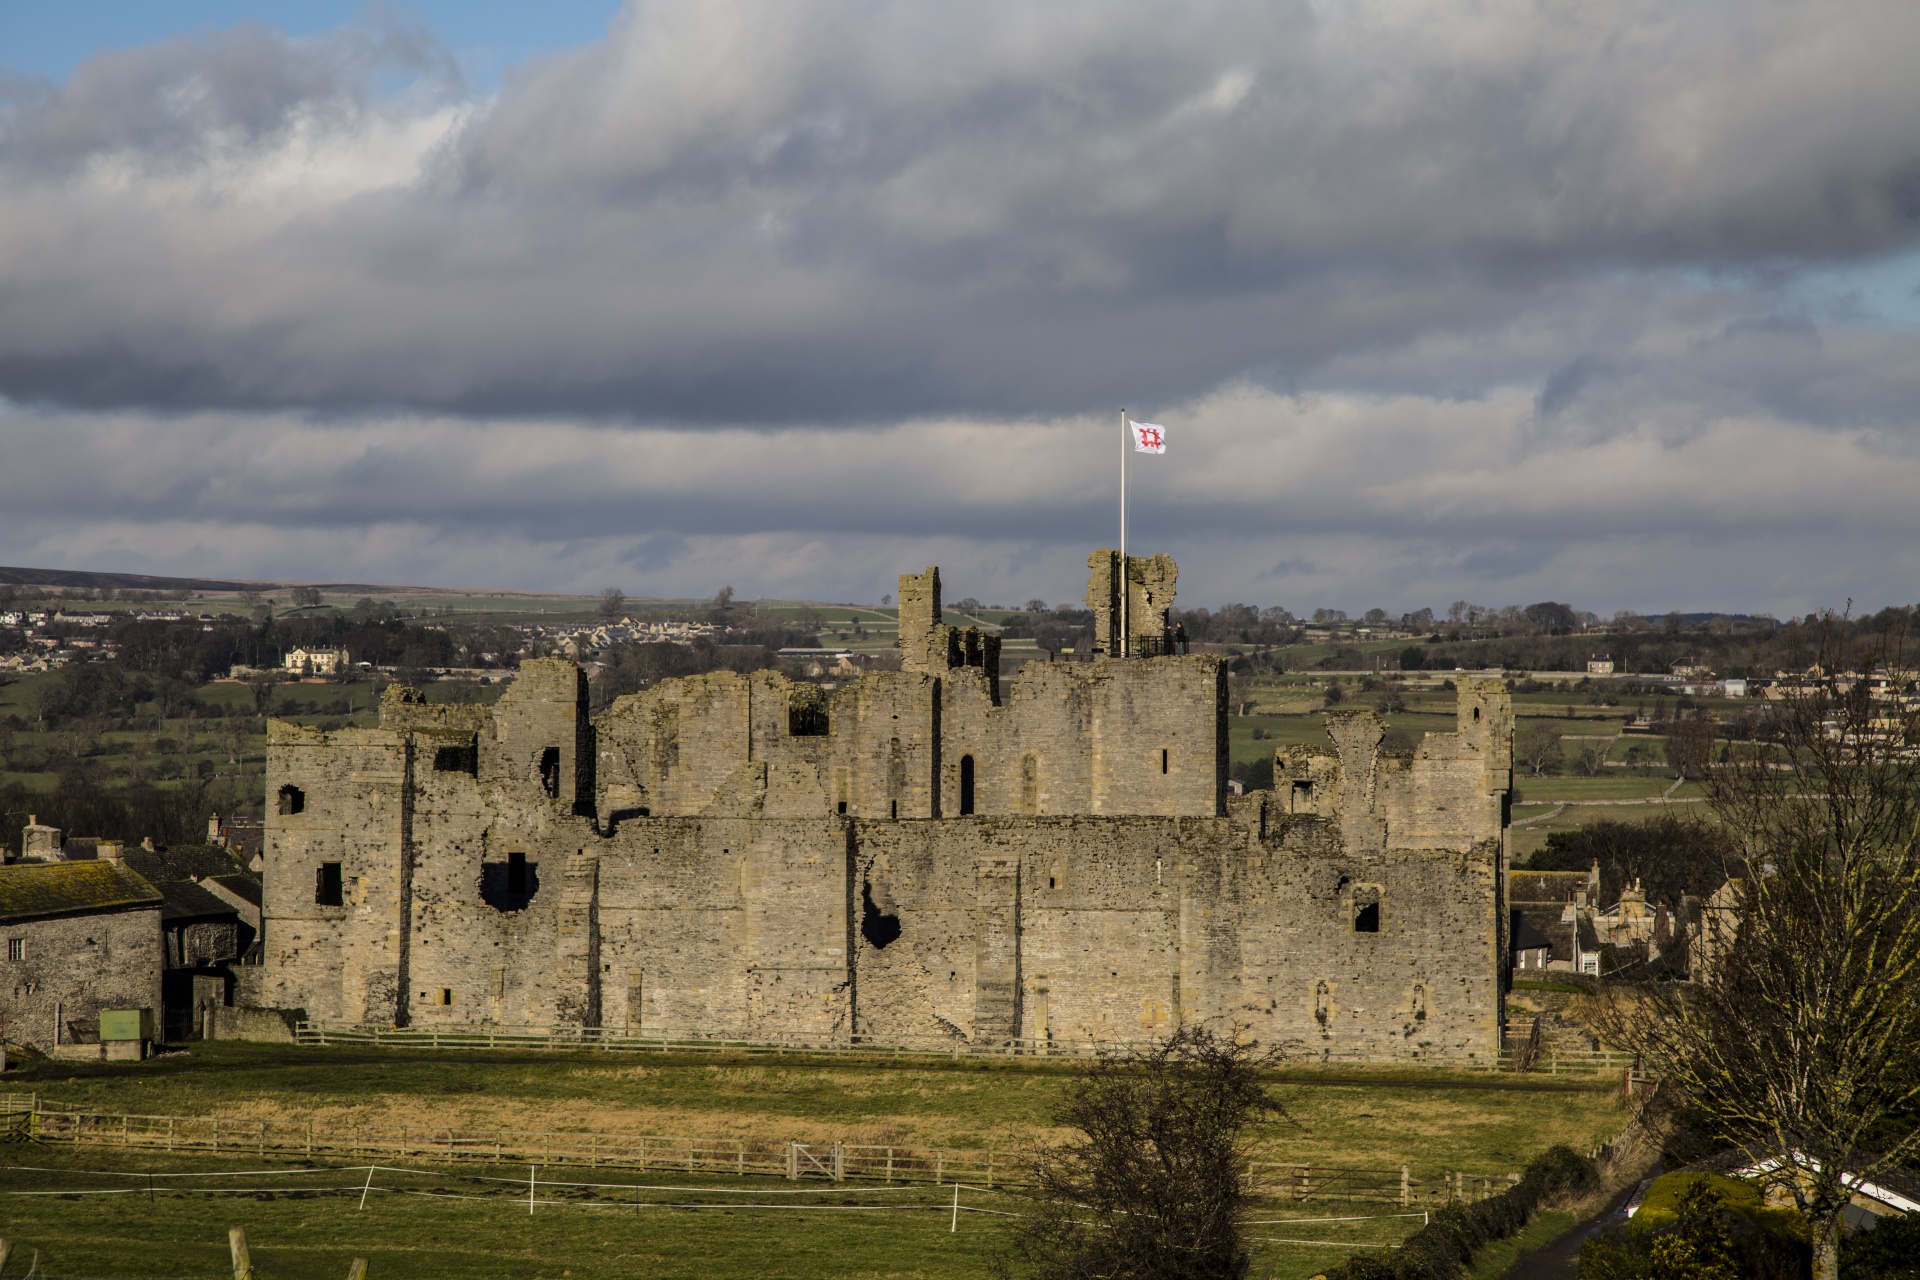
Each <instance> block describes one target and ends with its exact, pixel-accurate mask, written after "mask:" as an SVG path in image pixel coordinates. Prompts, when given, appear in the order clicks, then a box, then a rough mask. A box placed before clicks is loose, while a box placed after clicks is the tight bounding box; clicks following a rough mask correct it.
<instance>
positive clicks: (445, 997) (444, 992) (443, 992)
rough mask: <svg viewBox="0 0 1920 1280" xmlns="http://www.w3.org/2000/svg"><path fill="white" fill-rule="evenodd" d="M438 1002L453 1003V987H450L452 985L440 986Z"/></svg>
mask: <svg viewBox="0 0 1920 1280" xmlns="http://www.w3.org/2000/svg"><path fill="white" fill-rule="evenodd" d="M440 1003H441V1004H452V1003H453V988H452V987H442V988H440Z"/></svg>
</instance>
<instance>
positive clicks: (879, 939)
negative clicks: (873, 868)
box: [860, 880, 900, 950]
mask: <svg viewBox="0 0 1920 1280" xmlns="http://www.w3.org/2000/svg"><path fill="white" fill-rule="evenodd" d="M860 936H861V937H863V938H865V939H866V940H867V941H868V942H871V943H872V944H873V946H874V949H875V950H885V948H886V946H887V944H888V943H890V942H893V941H896V940H897V939H898V938H899V937H900V917H899V916H897V915H894V914H892V913H891V912H888V911H883V910H881V909H880V904H879V903H877V902H875V901H874V900H873V881H871V880H863V881H861V882H860Z"/></svg>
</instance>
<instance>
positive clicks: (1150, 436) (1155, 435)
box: [1127, 421, 1167, 453]
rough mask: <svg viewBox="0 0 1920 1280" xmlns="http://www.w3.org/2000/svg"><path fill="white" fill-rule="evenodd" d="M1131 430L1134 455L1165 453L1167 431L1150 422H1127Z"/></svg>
mask: <svg viewBox="0 0 1920 1280" xmlns="http://www.w3.org/2000/svg"><path fill="white" fill-rule="evenodd" d="M1127 425H1128V426H1130V427H1132V428H1133V451H1134V452H1135V453H1165V452H1166V451H1167V429H1166V428H1165V427H1162V426H1158V425H1156V424H1154V423H1151V422H1133V421H1129V422H1128V423H1127Z"/></svg>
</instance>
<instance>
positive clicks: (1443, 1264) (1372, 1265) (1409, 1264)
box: [1327, 1146, 1599, 1280]
mask: <svg viewBox="0 0 1920 1280" xmlns="http://www.w3.org/2000/svg"><path fill="white" fill-rule="evenodd" d="M1598 1181H1599V1173H1598V1172H1597V1171H1596V1170H1595V1169H1594V1167H1593V1162H1592V1161H1591V1160H1588V1159H1587V1158H1586V1157H1585V1156H1582V1155H1581V1154H1579V1153H1578V1152H1576V1151H1574V1150H1573V1149H1572V1148H1571V1147H1565V1146H1556V1147H1549V1148H1548V1149H1547V1150H1546V1151H1544V1152H1542V1153H1541V1154H1540V1155H1538V1156H1537V1157H1535V1158H1534V1160H1533V1162H1532V1163H1530V1164H1529V1165H1527V1167H1526V1171H1525V1172H1524V1173H1522V1174H1521V1175H1520V1181H1519V1182H1518V1183H1516V1184H1515V1185H1513V1186H1511V1187H1509V1188H1507V1189H1506V1190H1505V1191H1503V1192H1501V1193H1500V1194H1499V1195H1497V1196H1494V1197H1493V1198H1492V1199H1489V1200H1482V1201H1480V1202H1479V1203H1477V1204H1471V1205H1457V1204H1450V1205H1448V1206H1447V1207H1446V1208H1444V1209H1440V1210H1438V1211H1436V1212H1435V1213H1434V1214H1433V1215H1432V1217H1431V1219H1430V1220H1429V1221H1428V1223H1427V1225H1426V1226H1424V1227H1422V1228H1420V1230H1418V1231H1416V1232H1414V1233H1413V1234H1412V1235H1411V1236H1409V1237H1407V1241H1406V1243H1405V1244H1404V1245H1402V1246H1401V1247H1400V1250H1399V1252H1398V1253H1396V1254H1394V1256H1393V1258H1392V1259H1391V1261H1388V1260H1385V1259H1382V1258H1379V1257H1372V1256H1367V1255H1364V1254H1356V1255H1354V1256H1353V1257H1351V1258H1349V1259H1347V1261H1346V1262H1344V1263H1342V1264H1341V1265H1340V1266H1337V1267H1334V1268H1332V1269H1330V1270H1329V1271H1328V1272H1327V1280H1454V1278H1455V1277H1457V1276H1461V1275H1464V1274H1466V1270H1467V1267H1468V1265H1469V1264H1470V1263H1471V1262H1472V1261H1473V1254H1474V1251H1475V1250H1476V1249H1478V1248H1480V1247H1481V1246H1482V1245H1485V1244H1488V1243H1490V1242H1492V1241H1494V1240H1504V1239H1505V1238H1506V1237H1508V1236H1511V1235H1515V1234H1517V1233H1518V1232H1519V1231H1520V1229H1521V1228H1522V1227H1524V1226H1526V1225H1527V1221H1528V1220H1529V1219H1530V1218H1532V1217H1533V1215H1534V1213H1535V1211H1537V1210H1538V1209H1539V1207H1540V1206H1541V1204H1542V1203H1544V1202H1546V1201H1548V1200H1551V1199H1554V1198H1556V1197H1560V1196H1565V1195H1571V1194H1574V1193H1576V1192H1580V1191H1585V1190H1586V1189H1588V1188H1589V1187H1592V1186H1593V1185H1594V1184H1595V1183H1596V1182H1598Z"/></svg>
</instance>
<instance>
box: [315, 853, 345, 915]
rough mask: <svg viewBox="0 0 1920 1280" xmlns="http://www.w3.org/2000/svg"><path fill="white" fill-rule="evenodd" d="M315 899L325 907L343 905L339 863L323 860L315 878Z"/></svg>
mask: <svg viewBox="0 0 1920 1280" xmlns="http://www.w3.org/2000/svg"><path fill="white" fill-rule="evenodd" d="M313 900H314V902H315V903H316V904H318V905H319V906H323V907H337V906H339V905H341V897H340V864H339V863H337V862H323V863H321V864H320V870H319V871H318V872H317V873H316V874H315V876H314V878H313Z"/></svg>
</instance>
